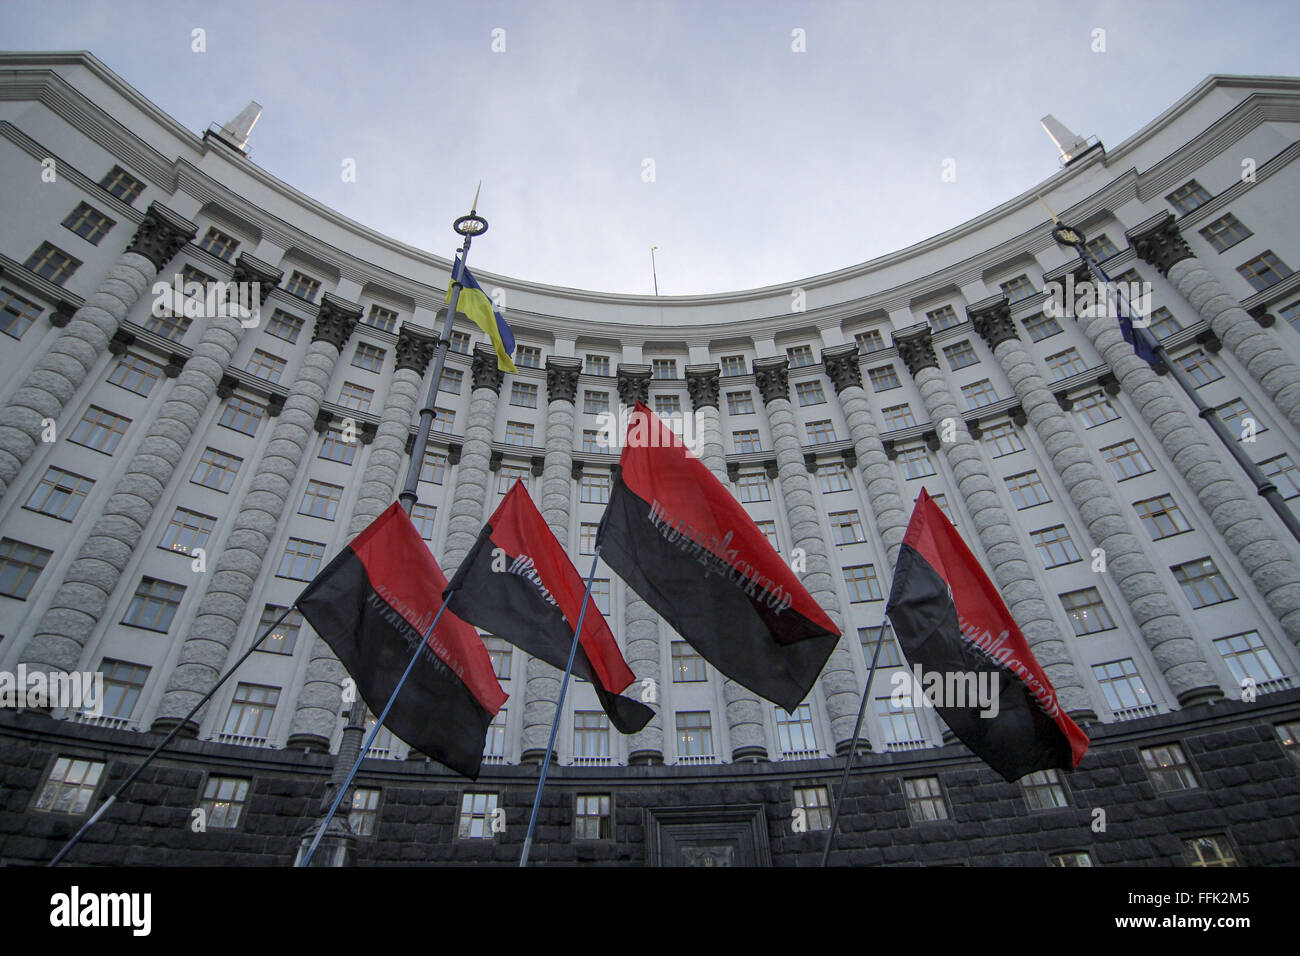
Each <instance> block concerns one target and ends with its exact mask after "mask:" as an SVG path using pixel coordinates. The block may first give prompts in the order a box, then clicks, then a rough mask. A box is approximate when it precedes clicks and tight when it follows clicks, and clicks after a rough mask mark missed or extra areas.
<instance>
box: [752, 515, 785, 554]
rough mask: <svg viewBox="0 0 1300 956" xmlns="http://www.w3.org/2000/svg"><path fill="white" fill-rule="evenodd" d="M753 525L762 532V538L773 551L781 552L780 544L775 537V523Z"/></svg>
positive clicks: (759, 522)
mask: <svg viewBox="0 0 1300 956" xmlns="http://www.w3.org/2000/svg"><path fill="white" fill-rule="evenodd" d="M754 524H755V525H757V526H758V530H759V531H761V532H763V535H764V537H766V538H767V541H768V543H769V544H770V545H772V548H773V550H775V551H780V550H781V542H780V540H779V539H778V538H777V536H776V522H775V521H755V522H754Z"/></svg>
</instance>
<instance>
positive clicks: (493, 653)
mask: <svg viewBox="0 0 1300 956" xmlns="http://www.w3.org/2000/svg"><path fill="white" fill-rule="evenodd" d="M483 646H484V647H486V648H487V652H488V656H489V657H490V658H492V673H493V674H495V675H496V676H497V679H498V680H509V679H510V661H511V658H512V655H513V648H512V647H511V645H510V642H509V641H507V640H505V639H504V638H500V637H494V636H492V635H491V634H484V635H483Z"/></svg>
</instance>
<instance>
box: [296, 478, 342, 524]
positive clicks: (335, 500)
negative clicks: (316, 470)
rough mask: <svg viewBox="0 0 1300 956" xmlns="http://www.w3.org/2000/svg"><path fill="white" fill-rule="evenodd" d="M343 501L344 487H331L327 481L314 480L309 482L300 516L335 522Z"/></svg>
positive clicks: (299, 511) (299, 510)
mask: <svg viewBox="0 0 1300 956" xmlns="http://www.w3.org/2000/svg"><path fill="white" fill-rule="evenodd" d="M342 500H343V486H342V485H331V484H329V483H328V482H325V481H317V480H315V479H312V480H311V481H308V482H307V490H306V491H305V492H304V493H303V496H302V505H301V507H299V508H298V514H300V515H311V516H312V517H313V518H324V519H325V520H326V521H333V520H334V515H335V514H336V513H337V512H338V509H339V502H340V501H342Z"/></svg>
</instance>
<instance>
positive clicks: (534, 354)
mask: <svg viewBox="0 0 1300 956" xmlns="http://www.w3.org/2000/svg"><path fill="white" fill-rule="evenodd" d="M515 367H516V368H541V367H542V350H541V349H539V348H538V347H537V346H536V345H521V346H519V348H518V349H516V350H515Z"/></svg>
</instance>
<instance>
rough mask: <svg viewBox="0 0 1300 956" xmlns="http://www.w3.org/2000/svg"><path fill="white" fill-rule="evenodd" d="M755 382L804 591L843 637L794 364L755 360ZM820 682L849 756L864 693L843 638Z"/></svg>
mask: <svg viewBox="0 0 1300 956" xmlns="http://www.w3.org/2000/svg"><path fill="white" fill-rule="evenodd" d="M754 378H755V380H756V382H757V384H758V390H759V393H760V394H761V395H762V396H763V405H764V407H765V408H766V409H767V419H768V424H769V426H770V427H771V430H772V446H773V448H775V450H776V465H777V475H778V480H779V481H780V482H781V493H782V495H783V496H784V498H785V507H786V513H787V514H788V516H789V519H790V533H791V536H792V537H793V544H794V547H796V548H802V549H803V551H804V554H805V555H806V557H807V567H808V570H807V571H805V572H804V574H803V576H802V581H803V586H804V587H805V588H807V589H808V593H809V594H811V595H812V598H813V600H814V601H816V602H817V603H818V604H820V605H821V607H822V610H824V611H825V612H826V613H827V615H829V617H830V619H831V620H832V621H833V622H834V624H835V626H836V627H837V628H839V629H840V630H841V632H842V631H843V629H844V622H843V618H842V616H841V615H840V599H839V595H838V594H837V593H836V591H835V581H834V578H833V577H832V573H831V563H830V559H829V557H828V556H827V553H826V541H825V539H824V538H823V537H822V523H821V520H820V518H819V517H818V513H817V506H816V504H815V501H814V498H813V490H812V480H811V479H810V478H809V477H808V472H807V471H806V470H805V467H804V458H803V446H802V444H801V443H800V441H799V435H798V432H797V431H796V429H795V421H794V409H793V408H792V407H791V406H790V381H789V360H788V359H787V358H785V357H781V358H776V359H755V361H754ZM819 680H820V682H821V687H822V694H823V695H824V696H825V698H826V714H827V716H828V717H829V718H830V724H831V736H832V737H833V738H834V739H835V752H836V753H847V752H848V749H849V746H850V745H851V743H852V740H853V727H854V724H855V723H856V722H857V716H858V704H859V703H860V700H861V697H862V691H861V688H860V687H858V680H857V675H856V674H855V673H854V672H853V658H852V657H851V656H850V655H849V652H848V650H847V648H846V646H845V640H844V636H843V634H842V633H841V636H840V640H839V641H838V642H837V643H836V645H835V650H834V651H833V652H831V656H830V658H829V659H828V660H827V661H826V666H825V667H824V668H822V673H821V677H820V678H819Z"/></svg>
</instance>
